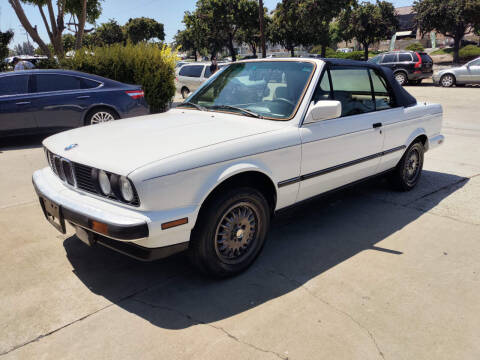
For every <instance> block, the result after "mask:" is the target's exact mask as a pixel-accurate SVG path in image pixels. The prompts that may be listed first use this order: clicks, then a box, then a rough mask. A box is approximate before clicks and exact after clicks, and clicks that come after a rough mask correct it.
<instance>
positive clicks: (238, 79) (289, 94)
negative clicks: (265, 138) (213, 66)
mask: <svg viewBox="0 0 480 360" xmlns="http://www.w3.org/2000/svg"><path fill="white" fill-rule="evenodd" d="M314 67H315V65H314V64H313V63H309V62H300V61H268V62H247V63H236V64H231V65H230V66H228V67H227V68H226V69H224V70H222V71H221V72H220V73H219V74H218V75H217V76H216V77H214V78H213V79H212V80H211V81H209V82H207V83H206V84H205V85H204V86H203V87H201V88H200V89H199V90H198V91H197V92H196V93H195V94H193V95H192V96H191V97H189V98H188V99H187V100H186V101H185V103H183V104H181V105H180V106H182V107H193V108H196V109H199V110H200V109H203V110H207V111H228V112H234V113H239V114H241V115H246V116H254V117H258V118H265V119H272V120H289V119H291V118H292V117H293V116H294V115H295V111H296V109H297V106H298V103H299V102H300V100H301V98H302V95H303V93H304V90H305V88H306V87H307V85H308V83H309V81H310V78H311V75H312V73H313V70H314Z"/></svg>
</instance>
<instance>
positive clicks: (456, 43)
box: [453, 36, 463, 64]
mask: <svg viewBox="0 0 480 360" xmlns="http://www.w3.org/2000/svg"><path fill="white" fill-rule="evenodd" d="M462 37H463V36H455V38H454V43H453V63H454V64H458V63H459V62H460V43H461V42H462Z"/></svg>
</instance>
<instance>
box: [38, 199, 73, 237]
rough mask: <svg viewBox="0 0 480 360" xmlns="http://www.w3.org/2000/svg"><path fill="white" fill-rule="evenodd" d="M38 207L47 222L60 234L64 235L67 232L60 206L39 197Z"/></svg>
mask: <svg viewBox="0 0 480 360" xmlns="http://www.w3.org/2000/svg"><path fill="white" fill-rule="evenodd" d="M40 205H41V206H42V210H43V214H44V215H45V217H46V219H47V220H48V222H49V223H50V224H52V225H53V227H54V228H55V229H57V230H58V231H60V232H61V233H62V234H65V233H66V232H67V231H66V228H65V219H64V217H63V215H62V208H61V206H60V205H58V204H55V203H54V202H53V201H51V200H49V199H47V198H44V197H40Z"/></svg>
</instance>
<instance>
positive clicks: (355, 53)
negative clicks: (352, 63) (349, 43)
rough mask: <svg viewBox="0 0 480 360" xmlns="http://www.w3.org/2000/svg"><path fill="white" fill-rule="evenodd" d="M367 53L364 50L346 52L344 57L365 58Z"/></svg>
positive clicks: (352, 58)
mask: <svg viewBox="0 0 480 360" xmlns="http://www.w3.org/2000/svg"><path fill="white" fill-rule="evenodd" d="M364 58H365V53H364V52H363V51H352V52H349V53H345V54H344V59H350V60H364Z"/></svg>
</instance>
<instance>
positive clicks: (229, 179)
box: [195, 164, 277, 223]
mask: <svg viewBox="0 0 480 360" xmlns="http://www.w3.org/2000/svg"><path fill="white" fill-rule="evenodd" d="M245 165H246V164H236V165H234V166H232V167H230V168H227V169H225V170H224V171H223V172H222V173H220V174H219V175H218V176H217V177H216V182H215V184H214V185H213V186H211V187H210V189H209V191H208V192H207V193H206V194H205V195H204V196H203V199H202V201H201V205H200V207H199V210H198V213H197V217H196V220H195V223H196V222H197V221H198V219H199V218H200V216H201V214H202V211H204V209H206V208H207V207H208V205H209V203H210V202H211V200H212V199H213V198H214V197H215V196H216V195H217V194H219V193H220V192H223V191H227V190H229V189H232V188H235V187H241V186H248V187H252V188H255V189H257V190H259V191H260V192H261V193H262V194H263V195H264V196H265V199H266V200H267V202H268V204H269V205H270V213H271V214H273V212H274V211H275V208H276V204H277V188H276V186H275V182H274V181H273V180H272V178H271V176H270V175H269V174H267V172H265V171H263V170H262V169H261V168H259V167H257V166H254V165H250V166H245Z"/></svg>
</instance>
